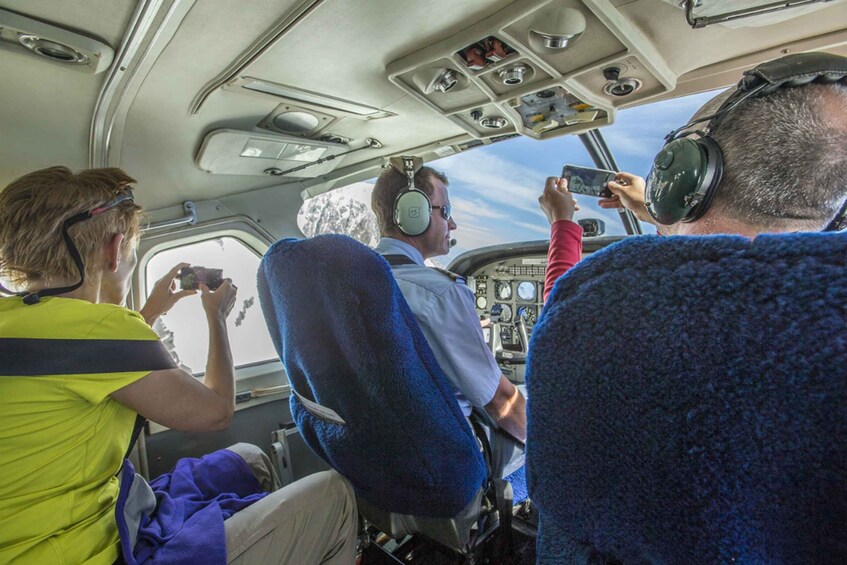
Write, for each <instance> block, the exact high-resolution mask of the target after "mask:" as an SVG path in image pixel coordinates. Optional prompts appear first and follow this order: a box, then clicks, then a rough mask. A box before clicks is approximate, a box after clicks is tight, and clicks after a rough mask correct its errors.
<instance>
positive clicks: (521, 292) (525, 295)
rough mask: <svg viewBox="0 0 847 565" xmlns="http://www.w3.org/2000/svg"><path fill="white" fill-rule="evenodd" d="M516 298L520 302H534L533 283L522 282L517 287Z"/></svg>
mask: <svg viewBox="0 0 847 565" xmlns="http://www.w3.org/2000/svg"><path fill="white" fill-rule="evenodd" d="M518 298H520V299H521V300H527V301H528V300H535V283H534V282H530V281H523V282H521V283H520V284H519V285H518Z"/></svg>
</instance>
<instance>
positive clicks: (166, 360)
mask: <svg viewBox="0 0 847 565" xmlns="http://www.w3.org/2000/svg"><path fill="white" fill-rule="evenodd" d="M175 367H176V363H174V360H173V358H172V357H171V355H170V354H169V353H168V351H167V350H166V349H165V348H164V346H163V345H162V342H160V341H159V340H157V339H156V340H125V339H124V340H121V339H32V338H14V337H6V338H0V377H11V376H14V377H37V376H40V375H78V374H89V373H129V372H133V371H157V370H160V369H173V368H175Z"/></svg>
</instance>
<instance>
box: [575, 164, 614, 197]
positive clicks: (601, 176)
mask: <svg viewBox="0 0 847 565" xmlns="http://www.w3.org/2000/svg"><path fill="white" fill-rule="evenodd" d="M615 175H616V173H615V172H614V171H607V170H605V169H592V168H590V167H580V166H577V165H565V166H564V168H562V178H564V179H567V181H568V190H569V191H570V192H573V193H574V194H586V195H588V196H597V197H599V198H611V196H612V191H610V190H609V189H608V187H607V186H606V183H608V182H609V181H613V180H615Z"/></svg>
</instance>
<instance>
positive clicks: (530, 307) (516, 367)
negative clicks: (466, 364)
mask: <svg viewBox="0 0 847 565" xmlns="http://www.w3.org/2000/svg"><path fill="white" fill-rule="evenodd" d="M546 270H547V256H546V255H529V256H524V257H515V258H510V259H505V260H501V261H496V262H493V263H489V264H487V265H483V266H482V267H480V268H478V269H477V270H476V271H474V272H473V274H472V275H470V276H469V277H468V279H467V280H468V286H469V287H470V288H471V290H472V291H473V293H474V300H475V304H476V310H477V314H478V315H479V318H480V320H486V319H491V320H492V321H497V324H496V325H494V324H492V325H490V326H489V327H487V328H484V329H483V333H484V334H485V336H486V338H487V339H488V342H489V344H494V343H495V341H496V340H494V339H492V337H493V336H491V332H492V331H496V332H498V334H499V345H502V352H501V353H500V354H498V353H497V352H496V351H495V355H496V356H497V358H498V362H499V363H500V365H501V368H503V369H504V374H505V375H506V376H507V377H508V378H510V380H513V381H515V382H523V374H524V371H523V366H522V363H519V362H516V360H517V359H519V358H521V355H520V354H521V353H523V354H525V353H526V348H527V347H528V345H529V344H528V343H524V338H523V336H522V333H521V328H520V324H519V320H521V319H523V321H524V327H525V329H526V338H527V339H528V337H529V336H530V335H531V333H532V328H533V326H534V325H535V322H536V321H537V320H538V315H539V314H540V312H541V307H542V305H543V296H544V274H545V272H546ZM492 309H493V311H494V313H495V315H494V316H492ZM498 311H499V317H498V316H497V315H496V314H497V312H498ZM507 372H508V373H507Z"/></svg>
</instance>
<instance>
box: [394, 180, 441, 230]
mask: <svg viewBox="0 0 847 565" xmlns="http://www.w3.org/2000/svg"><path fill="white" fill-rule="evenodd" d="M431 215H432V203H431V202H430V200H429V197H428V196H427V195H426V194H425V193H424V192H423V191H421V190H417V189H412V190H407V191H404V192H401V193H400V194H399V195H398V196H397V200H395V201H394V224H395V225H396V226H397V227H398V229H399V230H400V231H401V232H403V233H404V234H406V235H410V236H415V235H421V234H422V233H424V232H425V231H426V230H427V229H428V228H429V222H430V217H431Z"/></svg>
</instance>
